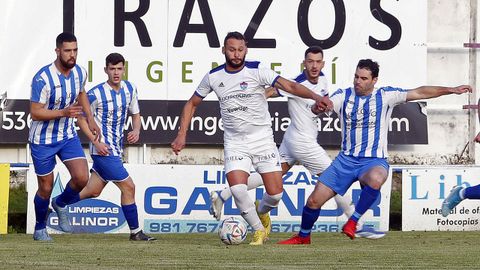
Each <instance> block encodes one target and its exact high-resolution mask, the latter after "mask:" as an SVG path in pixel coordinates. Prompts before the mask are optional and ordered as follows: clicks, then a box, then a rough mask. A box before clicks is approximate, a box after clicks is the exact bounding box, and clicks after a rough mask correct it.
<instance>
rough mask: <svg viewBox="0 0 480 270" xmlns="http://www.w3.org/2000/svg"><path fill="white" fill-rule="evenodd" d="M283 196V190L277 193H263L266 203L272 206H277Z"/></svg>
mask: <svg viewBox="0 0 480 270" xmlns="http://www.w3.org/2000/svg"><path fill="white" fill-rule="evenodd" d="M282 196H283V191H282V192H280V193H278V194H275V195H270V194H268V193H266V192H265V193H264V194H263V200H264V201H265V204H266V205H268V206H270V207H277V206H278V204H279V203H280V200H281V199H282Z"/></svg>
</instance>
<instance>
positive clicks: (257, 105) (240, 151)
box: [171, 32, 332, 245]
mask: <svg viewBox="0 0 480 270" xmlns="http://www.w3.org/2000/svg"><path fill="white" fill-rule="evenodd" d="M247 50H248V49H247V46H246V42H245V38H244V36H243V35H242V34H240V33H238V32H230V33H228V34H227V36H226V37H225V40H224V47H223V48H222V52H223V54H225V60H226V62H225V64H224V65H221V66H219V67H217V68H215V69H213V70H211V71H210V72H209V73H208V74H207V75H205V77H204V78H203V80H202V82H201V83H200V85H199V86H198V88H197V90H196V91H195V93H194V94H193V95H192V97H191V98H190V99H189V100H188V102H187V103H186V104H185V107H184V108H183V112H182V117H181V122H180V129H179V132H178V135H177V137H176V138H175V140H174V141H173V142H172V145H171V146H172V150H173V151H174V152H175V153H176V154H178V153H179V152H180V151H181V150H182V149H183V148H184V147H185V142H186V131H187V128H188V125H189V123H190V120H191V118H192V116H193V113H194V111H195V109H196V107H197V106H198V105H199V104H200V103H201V101H202V100H203V98H204V97H205V96H206V95H208V94H209V93H210V92H212V91H213V92H215V94H216V95H217V97H218V101H219V103H220V110H221V116H222V120H223V125H224V145H225V149H224V155H225V172H226V175H227V180H228V183H229V185H230V187H231V190H232V194H233V197H234V199H235V204H236V205H237V207H238V208H239V209H240V212H241V215H242V217H243V218H244V219H245V220H246V221H247V223H248V224H249V225H250V226H252V228H253V229H254V231H255V233H254V236H253V240H252V242H251V243H250V244H252V245H262V244H263V243H264V242H265V240H266V239H267V237H268V234H269V233H270V229H271V222H270V217H269V215H268V213H269V211H270V210H271V209H273V208H275V207H277V205H278V203H279V201H280V199H281V198H282V194H283V183H282V174H281V166H280V159H279V154H278V150H277V147H276V145H275V142H274V141H273V132H272V129H271V120H270V119H271V117H270V114H269V112H268V103H267V101H266V87H267V86H273V87H276V88H280V89H282V90H284V91H286V92H289V93H291V94H294V95H299V96H302V97H304V98H310V99H314V100H315V101H316V103H317V105H318V106H320V107H323V108H324V107H330V106H331V105H332V104H331V102H330V100H329V99H328V98H325V97H321V96H319V95H317V94H315V93H313V92H312V91H311V90H309V89H308V88H306V87H304V86H302V85H300V84H298V83H295V82H293V81H289V80H287V79H284V78H282V77H281V76H279V75H278V74H277V73H275V72H274V71H272V70H270V69H268V68H266V67H263V66H262V65H261V64H260V63H259V62H246V61H245V56H246V54H247ZM252 166H253V168H255V170H256V171H257V172H258V173H260V175H261V176H262V179H263V181H264V183H265V189H266V193H265V194H264V196H263V198H262V200H261V202H259V203H257V206H255V205H254V203H253V201H252V199H251V198H250V197H249V196H248V193H247V179H248V176H249V174H250V169H251V167H252ZM257 213H258V214H257Z"/></svg>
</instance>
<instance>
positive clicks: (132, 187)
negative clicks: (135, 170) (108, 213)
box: [123, 181, 135, 197]
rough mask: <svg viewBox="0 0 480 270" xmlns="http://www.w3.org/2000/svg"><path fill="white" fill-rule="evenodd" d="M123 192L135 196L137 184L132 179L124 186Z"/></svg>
mask: <svg viewBox="0 0 480 270" xmlns="http://www.w3.org/2000/svg"><path fill="white" fill-rule="evenodd" d="M123 192H124V193H125V194H127V195H129V196H131V197H135V184H134V183H133V182H132V181H130V182H129V183H128V184H127V185H125V186H124V188H123Z"/></svg>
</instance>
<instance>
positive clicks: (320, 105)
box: [312, 96, 333, 114]
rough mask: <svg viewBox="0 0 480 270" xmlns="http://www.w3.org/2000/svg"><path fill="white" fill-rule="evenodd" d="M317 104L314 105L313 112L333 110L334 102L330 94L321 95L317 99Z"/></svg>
mask: <svg viewBox="0 0 480 270" xmlns="http://www.w3.org/2000/svg"><path fill="white" fill-rule="evenodd" d="M315 101H316V102H315V105H314V106H313V107H312V112H313V113H316V114H319V113H322V112H327V111H331V110H332V109H333V102H332V101H331V100H330V98H328V96H324V97H319V98H317V99H315Z"/></svg>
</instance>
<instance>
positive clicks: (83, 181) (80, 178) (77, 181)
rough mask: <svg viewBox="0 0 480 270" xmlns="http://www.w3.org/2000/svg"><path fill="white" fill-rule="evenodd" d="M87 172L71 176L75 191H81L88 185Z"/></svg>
mask: <svg viewBox="0 0 480 270" xmlns="http://www.w3.org/2000/svg"><path fill="white" fill-rule="evenodd" d="M88 178H89V175H88V172H79V173H76V174H75V175H72V180H73V181H72V182H73V184H74V185H75V187H77V189H82V188H83V187H85V186H86V185H87V183H88Z"/></svg>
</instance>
